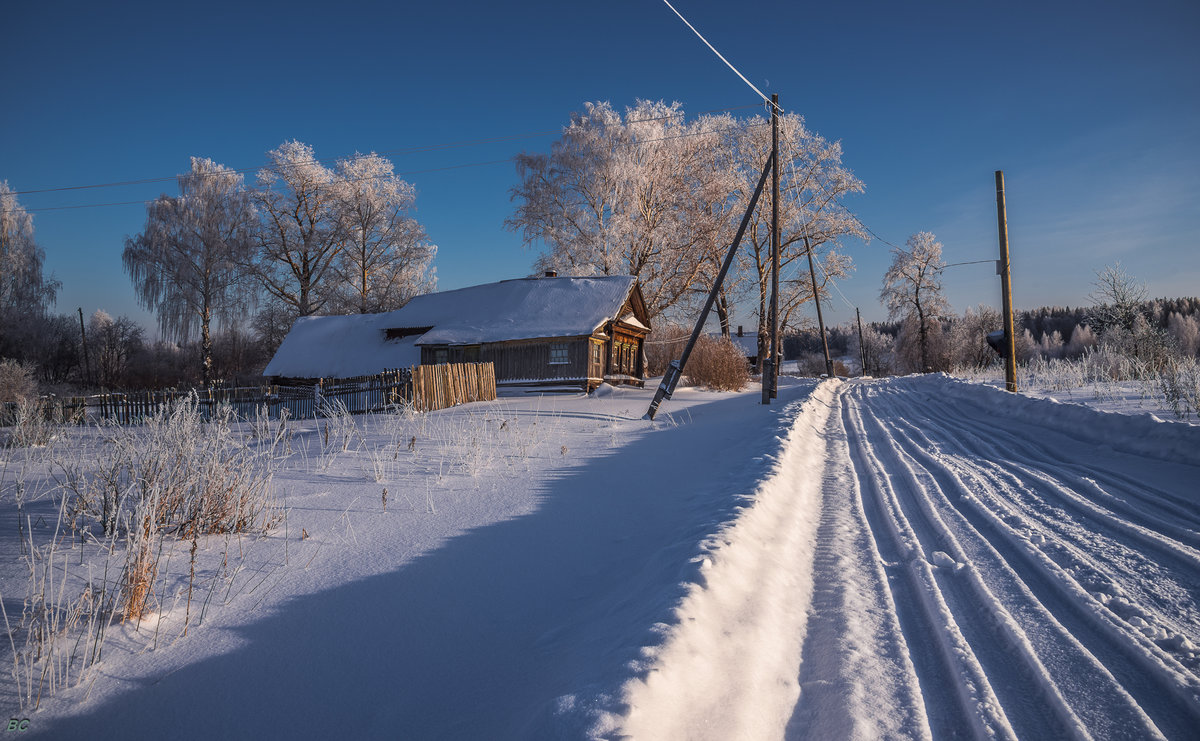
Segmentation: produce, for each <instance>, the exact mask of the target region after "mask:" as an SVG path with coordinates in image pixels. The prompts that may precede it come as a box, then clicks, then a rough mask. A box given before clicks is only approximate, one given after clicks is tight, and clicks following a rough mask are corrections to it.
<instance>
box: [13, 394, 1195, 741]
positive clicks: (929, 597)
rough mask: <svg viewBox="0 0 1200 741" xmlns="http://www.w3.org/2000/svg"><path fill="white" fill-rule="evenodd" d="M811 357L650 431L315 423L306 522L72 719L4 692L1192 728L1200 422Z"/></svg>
mask: <svg viewBox="0 0 1200 741" xmlns="http://www.w3.org/2000/svg"><path fill="white" fill-rule="evenodd" d="M781 380H782V382H783V387H782V388H781V391H780V398H779V399H778V400H777V401H776V402H775V403H774V404H772V405H770V406H763V405H761V404H759V403H757V401H758V397H759V391H758V389H757V388H756V387H752V388H748V389H746V390H745V391H743V392H741V393H715V392H707V391H700V390H696V389H691V388H683V389H679V390H677V391H676V393H675V395H674V397H673V398H672V399H671V400H669V401H667V402H666V403H664V405H663V407H662V408H660V411H659V415H658V417H657V419H656V420H655V421H654V422H650V421H647V420H645V419H644V418H643V416H642V415H643V414H644V412H645V409H646V406H647V404H648V403H649V400H650V398H651V397H652V396H653V393H654V386H655V384H654V383H649V384H647V386H648V387H647V388H646V389H631V388H625V387H611V386H607V385H605V386H601V388H600V389H598V390H597V392H596V393H594V394H593V395H591V396H585V395H582V394H578V393H576V394H571V395H565V394H559V395H528V394H527V395H520V396H512V397H505V398H501V399H499V400H498V401H496V402H489V403H485V404H473V405H466V406H463V407H457V408H454V409H449V410H443V411H440V412H433V413H429V414H425V415H416V416H398V415H377V416H370V417H360V418H356V419H355V420H354V421H355V423H356V427H357V430H358V432H357V433H356V436H355V437H354V439H355V440H357V441H359V442H356V443H355V444H354V445H352V446H350V448H349V449H348V450H345V451H340V450H336V451H334V452H322V446H321V435H320V433H319V427H318V423H315V422H301V423H297V425H296V429H297V432H296V435H295V438H294V445H295V448H294V452H293V453H292V455H291V457H290V458H289V459H288V461H287V465H285V466H284V467H283V468H281V469H280V470H279V471H278V472H277V473H276V476H275V486H276V487H277V489H278V491H279V494H280V496H281V497H284V498H285V502H284V503H285V506H286V511H287V518H286V522H284V523H282V524H281V525H280V527H278V528H276V529H275V530H273V531H272V532H271V533H269V534H268V535H267V536H265V537H255V536H249V535H247V536H243V538H240V539H236V541H233V542H231V541H227V540H226V539H224V538H223V537H221V536H210V537H209V538H207V539H204V540H202V541H201V549H202V553H201V567H202V571H203V573H204V575H205V578H206V579H207V581H205V584H206V585H207V584H216V585H219V586H220V589H219V590H215V591H216V592H217V594H216V596H213V597H212V598H211V600H212V602H211V604H212V608H211V610H210V611H209V613H208V614H207V616H206V617H205V619H204V621H203V622H202V623H201V624H196V623H194V622H193V624H192V626H191V629H190V631H189V633H188V635H187V636H186V637H182V636H181V635H180V633H181V630H180V628H181V626H182V612H183V605H182V603H173V602H172V601H171V600H169V599H166V600H164V601H163V604H162V605H161V607H160V612H159V613H158V614H157V615H155V616H152V617H151V618H150V619H147V620H145V621H143V624H142V626H141V627H140V628H139V629H135V627H134V626H132V625H121V624H119V623H117V624H114V626H113V628H112V630H111V633H110V636H109V638H108V641H107V643H106V645H105V649H104V651H105V653H104V658H103V660H102V661H101V663H100V664H99V665H97V666H96V667H94V668H93V669H91V670H89V673H88V674H87V675H86V676H85V678H84V682H82V683H81V684H79V685H77V686H72V687H69V688H67V689H63V690H59V692H58V693H57V694H55V695H54V696H53V697H48V698H44V699H43V702H42V708H41V709H40V710H38V711H36V712H33V711H27V710H20V709H19V708H18V706H17V705H16V703H15V699H14V698H13V691H12V688H11V687H9V686H6V685H3V684H0V693H3V694H0V696H2V697H4V698H5V700H4V701H5V702H6V703H8V704H9V705H10V707H11V710H10V715H12V716H13V717H25V716H28V717H30V718H31V726H30V730H29V731H26V732H25V734H24V735H27V736H29V737H31V738H75V737H84V736H86V737H88V738H110V737H111V738H117V737H126V736H129V735H133V736H135V737H147V738H211V737H221V738H258V737H261V736H266V737H313V736H319V735H336V736H338V737H346V738H395V737H411V738H462V739H474V738H491V739H509V738H512V739H523V738H633V739H643V738H644V739H729V738H754V739H760V738H761V739H771V738H922V739H923V738H943V737H945V738H949V737H958V736H961V735H968V736H974V737H977V738H978V737H992V738H1016V737H1030V738H1033V737H1056V738H1057V737H1062V738H1088V737H1093V738H1113V737H1140V738H1154V737H1167V738H1187V737H1194V734H1195V729H1196V728H1197V727H1200V652H1198V651H1197V648H1196V646H1197V644H1198V643H1200V604H1198V597H1200V515H1198V514H1197V512H1198V511H1200V509H1198V507H1197V505H1198V504H1200V501H1198V500H1200V492H1198V491H1197V489H1196V486H1195V481H1196V480H1197V475H1198V474H1200V438H1198V437H1197V435H1200V427H1196V426H1192V425H1186V424H1181V423H1178V422H1164V421H1157V420H1155V419H1152V418H1151V417H1149V416H1146V415H1142V416H1140V417H1139V416H1131V415H1123V414H1114V413H1105V412H1101V411H1097V410H1093V409H1089V408H1086V407H1084V406H1081V405H1077V404H1064V403H1058V402H1055V401H1052V400H1047V399H1038V398H1028V397H1025V396H1022V395H1014V394H1008V393H1005V392H1003V391H1000V390H997V389H994V388H990V387H987V386H984V385H980V384H972V383H966V382H962V381H958V380H955V379H951V378H949V377H946V376H942V375H932V376H921V377H906V378H892V379H881V380H853V381H849V382H847V381H842V380H836V379H834V380H825V381H820V382H818V381H815V380H807V379H795V378H788V377H784V378H782V379H781ZM88 434H93V435H94V434H95V433H88ZM410 443H411V447H410ZM69 444H71V443H70V441H67V442H65V443H64V445H69ZM52 453H53V451H52V450H34V451H16V452H6V453H5V455H9V456H10V458H11V459H10V460H9V462H8V464H7V465H5V466H0V471H2V472H3V473H0V476H3V477H4V478H3V479H2V482H3V483H4V485H5V488H3V489H0V552H2V553H3V556H4V558H3V559H2V560H0V589H2V591H3V596H4V604H5V607H6V610H7V612H8V615H9V617H10V619H12V618H13V617H14V615H18V616H19V614H20V612H21V603H20V599H19V595H20V594H21V593H22V592H23V590H24V579H25V577H26V575H27V569H26V568H25V567H24V566H22V565H21V557H20V552H19V551H20V545H19V543H18V542H17V541H16V538H15V537H14V536H15V535H16V533H17V532H18V530H17V527H16V511H15V508H14V503H13V497H12V495H11V492H12V491H13V488H12V483H13V481H14V480H15V477H17V476H23V477H25V480H26V483H27V489H26V492H27V495H26V498H27V499H28V501H26V502H25V504H24V509H23V510H22V512H23V513H24V514H25V515H26V517H27V519H26V520H25V521H26V522H28V523H33V525H32V526H33V527H34V531H33V533H34V539H35V541H36V540H39V539H42V540H44V539H47V538H49V536H50V532H49V530H50V529H52V528H53V521H54V516H55V501H54V497H53V496H52V495H51V491H50V488H51V487H52V485H53V479H52V478H51V474H52V473H53V472H54V470H57V469H54V468H53V466H52V465H51V464H50V463H49V458H50V457H51V456H52ZM13 456H15V457H13ZM384 488H386V489H387V491H388V500H387V506H386V510H385V508H384V506H383V502H382V499H381V492H382V490H383V489H384ZM39 518H41V519H42V521H43V522H46V521H48V522H49V523H50V525H49V526H46V525H42V526H37V524H36V523H38V522H39ZM302 531H303V533H305V537H302V536H301V535H300V533H301V532H302ZM189 545H190V543H180V544H177V546H176V548H175V552H174V554H173V559H174V560H173V561H172V562H171V565H170V566H169V569H168V571H169V572H170V573H168V574H167V576H166V578H167V583H168V585H175V586H174V587H173V588H177V587H178V586H179V585H181V584H186V581H187V579H186V572H187V566H186V564H187V548H188V546H189ZM63 547H64V551H63V553H64V554H65V556H66V557H65V558H62V559H61V560H60V561H56V563H61V566H58V567H56V568H59V569H65V570H66V571H67V572H70V573H72V574H78V573H80V571H81V570H86V569H87V568H88V567H89V566H90V567H91V568H93V569H95V568H97V567H99V566H101V565H102V564H98V563H97V562H96V561H95V560H94V555H92V554H84V553H81V552H80V550H79V546H78V544H77V543H76V542H75V541H72V543H70V544H69V545H66V544H64V546H63ZM234 553H240V554H242V555H241V560H240V561H237V559H234V561H235V562H237V563H240V564H241V566H240V568H239V570H238V571H237V572H236V573H234V574H233V576H232V578H227V577H224V576H221V574H222V573H223V572H221V571H220V568H219V567H220V563H221V560H222V559H223V558H224V557H225V556H227V555H229V556H232V554H234ZM181 563H182V564H184V566H183V567H182V568H181V567H180V566H179V564H181ZM169 591H170V589H165V591H164V593H167V592H169ZM205 591H206V592H208V591H214V590H213V589H212V587H206V589H205ZM17 619H19V618H17ZM155 630H157V635H155V632H154V631H155ZM0 652H2V653H3V654H4V655H0V660H4V661H6V662H8V665H11V661H10V659H9V657H8V655H7V649H4V648H0Z"/></svg>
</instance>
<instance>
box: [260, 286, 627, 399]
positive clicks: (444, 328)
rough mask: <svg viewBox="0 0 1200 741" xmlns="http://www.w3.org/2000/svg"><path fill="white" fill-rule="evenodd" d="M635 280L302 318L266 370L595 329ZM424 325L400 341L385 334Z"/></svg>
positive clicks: (319, 370)
mask: <svg viewBox="0 0 1200 741" xmlns="http://www.w3.org/2000/svg"><path fill="white" fill-rule="evenodd" d="M634 284H635V279H634V278H633V277H631V276H604V277H596V278H521V279H516V280H504V281H500V282H498V283H487V284H484V285H479V286H470V287H468V288H459V289H457V290H453V291H442V292H440V293H430V294H425V295H423V296H417V297H416V298H414V299H413V300H412V301H410V302H409V303H408V304H406V305H405V306H404V308H402V309H397V310H396V311H391V312H387V313H383V314H359V315H353V316H314V317H302V318H300V319H298V320H296V323H295V325H294V326H293V327H292V330H291V332H289V333H288V335H287V337H285V338H284V340H283V343H282V344H281V345H280V346H279V350H278V351H276V353H275V357H274V358H272V359H271V362H270V363H269V364H268V365H267V367H266V369H265V370H264V371H263V375H267V376H291V377H297V378H320V377H323V378H333V377H352V376H361V375H371V374H375V373H379V372H380V371H382V370H385V369H390V368H404V367H408V366H411V365H416V364H418V363H419V362H420V348H419V345H470V344H479V343H484V342H500V341H506V340H524V339H537V338H545V337H578V336H583V335H590V334H592V333H593V332H594V331H595V330H596V329H597V328H599V327H600V326H601V325H603V324H604V323H605V322H607V321H609V320H611V319H613V318H614V317H615V316H616V315H617V312H619V311H620V310H621V307H622V305H623V304H624V303H625V301H626V299H628V298H629V293H630V291H631V290H632V289H633V286H634ZM427 327H428V328H431V329H429V330H428V331H424V332H420V333H417V334H415V335H410V336H408V337H404V338H401V339H398V340H387V339H386V335H385V333H386V330H388V329H418V328H427Z"/></svg>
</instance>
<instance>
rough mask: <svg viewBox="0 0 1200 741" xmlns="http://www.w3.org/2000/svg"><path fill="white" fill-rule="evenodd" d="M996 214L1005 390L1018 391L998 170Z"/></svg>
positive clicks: (1001, 184)
mask: <svg viewBox="0 0 1200 741" xmlns="http://www.w3.org/2000/svg"><path fill="white" fill-rule="evenodd" d="M996 213H997V218H998V219H999V223H1000V262H999V264H998V265H997V266H996V269H997V271H998V272H999V273H1000V291H1001V293H1003V294H1004V295H1003V296H1002V299H1001V300H1002V301H1003V303H1004V349H1005V352H1004V388H1005V389H1006V390H1008V391H1016V390H1017V338H1016V334H1015V329H1014V325H1013V307H1012V278H1011V276H1010V271H1009V263H1008V216H1007V215H1006V214H1005V210H1004V171H1003V170H996Z"/></svg>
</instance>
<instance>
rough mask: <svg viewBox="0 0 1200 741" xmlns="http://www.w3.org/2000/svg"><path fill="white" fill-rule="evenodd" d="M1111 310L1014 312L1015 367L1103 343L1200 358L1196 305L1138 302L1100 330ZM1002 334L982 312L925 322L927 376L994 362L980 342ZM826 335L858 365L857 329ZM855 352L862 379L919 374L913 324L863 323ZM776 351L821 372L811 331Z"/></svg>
mask: <svg viewBox="0 0 1200 741" xmlns="http://www.w3.org/2000/svg"><path fill="white" fill-rule="evenodd" d="M1112 306H1113V305H1111V304H1109V305H1099V306H1089V307H1075V308H1072V307H1064V306H1043V307H1040V308H1037V309H1030V310H1018V311H1017V312H1016V313H1015V316H1014V319H1015V321H1016V325H1017V337H1016V348H1017V360H1018V362H1028V361H1029V360H1032V359H1034V358H1044V359H1047V360H1050V359H1059V358H1061V359H1072V358H1078V357H1080V356H1082V355H1083V354H1085V353H1087V352H1089V351H1091V350H1093V349H1095V348H1097V347H1098V346H1099V345H1100V344H1101V343H1102V342H1103V341H1107V343H1108V345H1109V346H1110V347H1111V348H1112V349H1113V350H1115V351H1118V352H1121V353H1122V354H1126V355H1130V356H1132V357H1139V358H1141V359H1143V360H1146V361H1148V362H1151V363H1153V362H1155V360H1156V359H1161V358H1164V357H1168V356H1170V355H1172V354H1175V355H1181V356H1189V357H1196V356H1197V355H1200V298H1197V297H1184V298H1156V299H1151V300H1145V301H1138V302H1136V303H1135V304H1133V305H1132V312H1131V313H1130V315H1129V317H1128V318H1127V319H1125V320H1124V321H1125V323H1124V324H1122V323H1119V322H1113V321H1111V319H1110V320H1109V321H1108V322H1107V323H1106V321H1105V317H1104V316H1103V315H1104V314H1105V312H1104V311H1103V309H1106V308H1111V307H1112ZM1110 313H1111V312H1110ZM1002 328H1003V325H1002V323H1001V317H1000V313H999V312H998V311H996V310H995V309H992V308H991V307H988V306H979V307H976V308H973V309H968V310H967V311H966V312H964V313H963V314H962V315H961V316H959V315H951V316H948V317H941V318H940V319H939V320H937V321H932V322H930V323H929V330H930V331H929V334H930V353H929V360H930V365H931V368H930V369H931V370H934V371H950V370H952V369H955V368H982V367H987V366H989V365H991V364H998V363H999V357H998V356H997V355H996V353H995V351H993V350H992V349H991V347H990V346H988V344H987V340H986V336H987V333H988V332H992V331H995V330H999V329H1002ZM827 336H828V341H829V350H830V354H831V356H832V357H834V358H835V359H842V360H843V371H844V372H847V373H848V372H850V368H851V367H854V368H857V367H858V366H860V365H861V364H862V360H861V355H862V354H860V352H859V339H858V327H857V326H856V325H854V324H844V325H839V326H834V327H830V328H828V332H827ZM862 346H863V349H864V350H865V353H863V354H865V356H866V362H867V369H866V371H867V374H868V375H874V376H881V375H888V374H892V373H912V372H917V371H919V370H921V367H920V361H919V358H918V355H919V353H918V351H917V341H916V329H915V327H914V326H913V323H912V322H905V321H897V322H868V323H864V324H863V343H862ZM783 349H784V357H785V358H787V359H789V360H799V361H801V368H802V370H803V369H808V370H810V371H813V372H820V373H823V372H824V360H823V358H818V356H821V355H822V348H821V338H820V334H819V333H818V332H817V331H816V329H815V327H814V328H810V329H806V330H804V331H801V332H796V333H793V334H789V335H787V336H785V337H784V342H783ZM817 359H820V362H816V360H817Z"/></svg>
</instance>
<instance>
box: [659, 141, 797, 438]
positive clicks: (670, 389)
mask: <svg viewBox="0 0 1200 741" xmlns="http://www.w3.org/2000/svg"><path fill="white" fill-rule="evenodd" d="M774 161H775V157H774V155H772V156H770V157H768V158H767V162H766V164H764V165H763V171H762V175H760V176H759V178H758V185H757V186H756V187H755V188H754V195H752V196H751V197H750V205H749V206H747V207H746V213H745V214H744V215H743V216H742V223H741V226H739V227H738V230H737V234H736V235H734V237H733V244H732V245H730V247H729V253H728V254H726V255H725V262H724V263H722V264H721V271H720V272H719V273H717V279H716V280H714V281H713V287H712V290H711V291H709V293H708V301H706V302H705V304H704V308H703V309H701V310H700V316H699V318H697V319H696V326H695V327H693V328H692V336H691V337H690V338H688V343H687V345H686V346H685V347H684V348H683V354H682V355H680V356H679V359H677V360H672V361H671V364H670V365H669V366H667V372H666V373H664V374H663V379H662V382H661V383H659V384H658V391H655V392H654V399H653V400H652V401H651V402H650V408H649V409H647V410H646V417H648V418H650V419H654V415H655V414H657V413H658V405H659V404H661V403H662V401H663V399H670V398H671V394H673V393H675V386H676V384H678V383H679V378H680V376H682V375H683V369H684V368H685V367H686V366H687V361H688V358H689V357H691V354H692V348H694V347H695V346H696V340H698V339H700V333H701V332H702V331H704V323H705V322H706V321H707V320H708V312H710V311H711V310H712V305H713V303H714V302H715V301H716V300H717V293H718V292H720V290H721V284H722V283H723V282H724V281H725V274H726V273H728V272H729V266H730V265H731V264H732V263H733V256H734V255H735V254H737V248H738V245H739V244H741V242H742V235H743V234H745V233H746V227H747V226H749V225H750V218H751V217H752V216H753V215H754V209H755V207H756V206H757V205H758V197H759V196H760V195H762V191H763V187H764V186H765V185H766V184H767V174H768V172H770V167H771V165H772V164H774ZM763 376H764V378H765V376H766V373H765V372H764V373H763ZM764 388H765V385H764ZM763 403H764V404H766V403H769V402H768V401H767V398H766V396H765V394H764V396H763Z"/></svg>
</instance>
